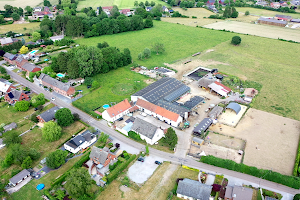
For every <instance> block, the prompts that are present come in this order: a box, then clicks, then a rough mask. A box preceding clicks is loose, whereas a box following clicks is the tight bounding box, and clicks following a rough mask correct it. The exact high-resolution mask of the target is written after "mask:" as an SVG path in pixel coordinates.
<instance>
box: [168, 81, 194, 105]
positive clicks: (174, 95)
mask: <svg viewBox="0 0 300 200" xmlns="http://www.w3.org/2000/svg"><path fill="white" fill-rule="evenodd" d="M188 91H190V87H188V86H186V85H182V86H181V87H180V88H178V89H176V90H175V91H173V92H172V93H170V94H168V95H167V96H165V97H164V100H166V101H169V102H172V101H175V100H177V99H178V98H179V97H181V96H182V95H184V94H185V93H187V92H188Z"/></svg>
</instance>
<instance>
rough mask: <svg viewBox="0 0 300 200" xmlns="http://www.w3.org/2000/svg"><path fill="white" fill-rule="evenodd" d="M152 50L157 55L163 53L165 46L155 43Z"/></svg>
mask: <svg viewBox="0 0 300 200" xmlns="http://www.w3.org/2000/svg"><path fill="white" fill-rule="evenodd" d="M152 50H153V51H155V52H156V55H158V54H159V53H163V52H165V46H164V44H162V43H159V42H157V43H155V44H154V45H153V46H152Z"/></svg>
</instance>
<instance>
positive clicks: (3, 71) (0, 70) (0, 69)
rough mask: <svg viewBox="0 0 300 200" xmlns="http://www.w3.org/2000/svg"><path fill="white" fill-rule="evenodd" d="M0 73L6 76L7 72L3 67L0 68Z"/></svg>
mask: <svg viewBox="0 0 300 200" xmlns="http://www.w3.org/2000/svg"><path fill="white" fill-rule="evenodd" d="M0 73H1V74H6V73H7V71H6V69H5V68H4V67H2V66H0Z"/></svg>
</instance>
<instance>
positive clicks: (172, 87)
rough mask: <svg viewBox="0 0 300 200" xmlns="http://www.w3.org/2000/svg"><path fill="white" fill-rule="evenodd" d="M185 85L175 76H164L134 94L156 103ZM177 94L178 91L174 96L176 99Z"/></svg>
mask: <svg viewBox="0 0 300 200" xmlns="http://www.w3.org/2000/svg"><path fill="white" fill-rule="evenodd" d="M183 86H185V85H184V84H183V83H182V82H180V81H178V80H177V79H175V78H171V77H164V78H162V79H160V80H158V81H156V82H154V83H152V84H150V85H148V86H147V87H145V88H144V89H142V90H140V91H138V92H136V93H135V94H133V95H132V96H142V97H143V98H144V99H146V100H147V101H149V102H151V103H154V104H155V103H156V102H157V101H158V100H159V99H163V98H165V97H166V96H168V95H169V94H171V93H173V92H175V91H176V90H178V89H180V88H181V87H183ZM186 87H188V86H186ZM188 88H189V87H188ZM179 93H180V92H179ZM179 93H178V95H179ZM175 94H176V93H174V98H175V99H176V98H178V97H179V96H177V97H176V95H175Z"/></svg>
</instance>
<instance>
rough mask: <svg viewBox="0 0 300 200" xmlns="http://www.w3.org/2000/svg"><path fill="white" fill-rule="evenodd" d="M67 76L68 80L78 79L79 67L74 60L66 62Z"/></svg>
mask: <svg viewBox="0 0 300 200" xmlns="http://www.w3.org/2000/svg"><path fill="white" fill-rule="evenodd" d="M67 66H68V71H67V72H68V75H69V77H70V78H72V79H75V78H78V77H79V65H78V62H77V60H76V59H71V60H69V61H68V65H67Z"/></svg>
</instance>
